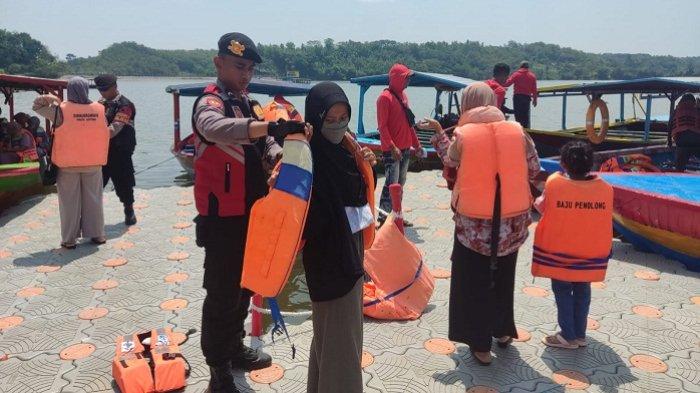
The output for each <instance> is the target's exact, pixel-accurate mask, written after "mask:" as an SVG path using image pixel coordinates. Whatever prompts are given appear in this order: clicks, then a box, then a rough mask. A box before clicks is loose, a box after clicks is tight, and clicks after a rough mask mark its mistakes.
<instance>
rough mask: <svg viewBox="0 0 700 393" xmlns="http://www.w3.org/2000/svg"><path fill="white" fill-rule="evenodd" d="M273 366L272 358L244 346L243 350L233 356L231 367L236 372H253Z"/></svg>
mask: <svg viewBox="0 0 700 393" xmlns="http://www.w3.org/2000/svg"><path fill="white" fill-rule="evenodd" d="M271 365H272V356H270V355H268V354H266V353H265V352H262V351H258V350H255V349H253V348H250V347H248V346H247V345H245V344H242V346H241V349H240V350H239V351H237V353H235V354H234V355H233V359H232V360H231V367H232V368H233V369H234V370H243V371H253V370H260V369H261V368H267V367H270V366H271Z"/></svg>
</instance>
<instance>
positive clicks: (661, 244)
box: [601, 173, 700, 271]
mask: <svg viewBox="0 0 700 393" xmlns="http://www.w3.org/2000/svg"><path fill="white" fill-rule="evenodd" d="M601 176H603V178H604V179H605V180H606V181H607V182H609V183H610V184H611V185H612V186H613V189H614V226H615V229H616V230H617V231H618V233H620V234H622V236H623V238H624V239H625V240H626V241H628V242H630V243H631V244H632V245H633V246H634V247H635V248H638V249H640V250H642V251H649V252H655V253H658V254H660V255H663V256H665V257H667V258H670V259H675V260H678V261H680V262H681V263H683V264H684V265H685V266H686V267H687V268H688V269H689V270H692V271H700V197H699V196H700V176H697V175H689V174H675V173H673V174H671V173H666V174H665V173H653V174H642V173H638V174H635V173H614V174H613V173H602V174H601Z"/></svg>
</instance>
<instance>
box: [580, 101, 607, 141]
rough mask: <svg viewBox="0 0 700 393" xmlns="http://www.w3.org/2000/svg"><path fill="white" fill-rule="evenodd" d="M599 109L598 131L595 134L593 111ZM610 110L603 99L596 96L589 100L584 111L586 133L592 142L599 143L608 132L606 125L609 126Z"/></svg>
mask: <svg viewBox="0 0 700 393" xmlns="http://www.w3.org/2000/svg"><path fill="white" fill-rule="evenodd" d="M599 109H600V117H601V122H600V132H599V133H597V134H596V132H595V124H594V123H595V112H596V111H597V110H599ZM609 117H610V112H609V111H608V105H607V104H605V101H603V100H601V99H600V98H596V99H594V100H593V101H591V104H590V105H588V112H586V135H588V140H589V141H591V142H593V143H594V144H596V145H597V144H599V143H601V142H603V141H604V140H605V136H606V135H607V134H608V127H609V126H610V119H609Z"/></svg>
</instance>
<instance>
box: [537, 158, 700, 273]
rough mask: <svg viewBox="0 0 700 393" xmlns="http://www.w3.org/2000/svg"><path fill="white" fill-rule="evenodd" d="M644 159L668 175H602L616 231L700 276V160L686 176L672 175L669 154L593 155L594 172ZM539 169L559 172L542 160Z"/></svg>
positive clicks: (555, 163)
mask: <svg viewBox="0 0 700 393" xmlns="http://www.w3.org/2000/svg"><path fill="white" fill-rule="evenodd" d="M637 154H644V155H646V156H648V157H650V158H651V159H652V164H653V165H654V166H655V167H656V168H657V169H659V170H662V171H663V170H668V171H669V172H600V175H601V176H602V177H603V178H604V179H605V180H606V181H607V182H609V183H610V184H611V185H612V186H613V189H614V193H615V194H614V206H613V209H614V215H613V217H614V222H613V226H614V228H615V231H616V232H617V233H618V234H620V235H622V237H623V239H624V240H625V241H628V242H630V243H631V244H632V245H633V246H634V247H635V248H637V249H639V250H642V251H646V252H655V253H658V254H660V255H663V256H665V257H667V258H671V259H675V260H678V261H680V262H682V263H683V264H684V265H685V266H686V267H687V268H688V269H689V270H692V271H700V160H697V158H695V159H694V160H692V161H691V162H690V163H689V165H688V169H687V171H686V173H677V172H670V171H672V170H673V169H674V168H673V150H672V149H671V148H668V147H665V146H653V147H644V148H636V149H623V150H617V151H607V152H596V153H595V162H596V169H599V168H600V165H601V163H605V162H606V161H607V160H609V159H610V158H618V157H631V156H632V155H637ZM541 163H542V167H543V169H544V170H545V171H546V172H548V173H552V172H554V171H557V170H561V167H560V166H559V161H558V158H556V157H555V158H552V159H543V160H541Z"/></svg>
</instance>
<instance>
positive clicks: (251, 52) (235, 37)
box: [219, 33, 262, 63]
mask: <svg viewBox="0 0 700 393" xmlns="http://www.w3.org/2000/svg"><path fill="white" fill-rule="evenodd" d="M219 55H229V56H236V57H242V58H244V59H248V60H252V61H254V62H256V63H262V58H261V57H260V54H258V48H256V47H255V43H254V42H253V40H251V39H250V38H248V36H247V35H245V34H242V33H228V34H224V35H222V36H221V38H219Z"/></svg>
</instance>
